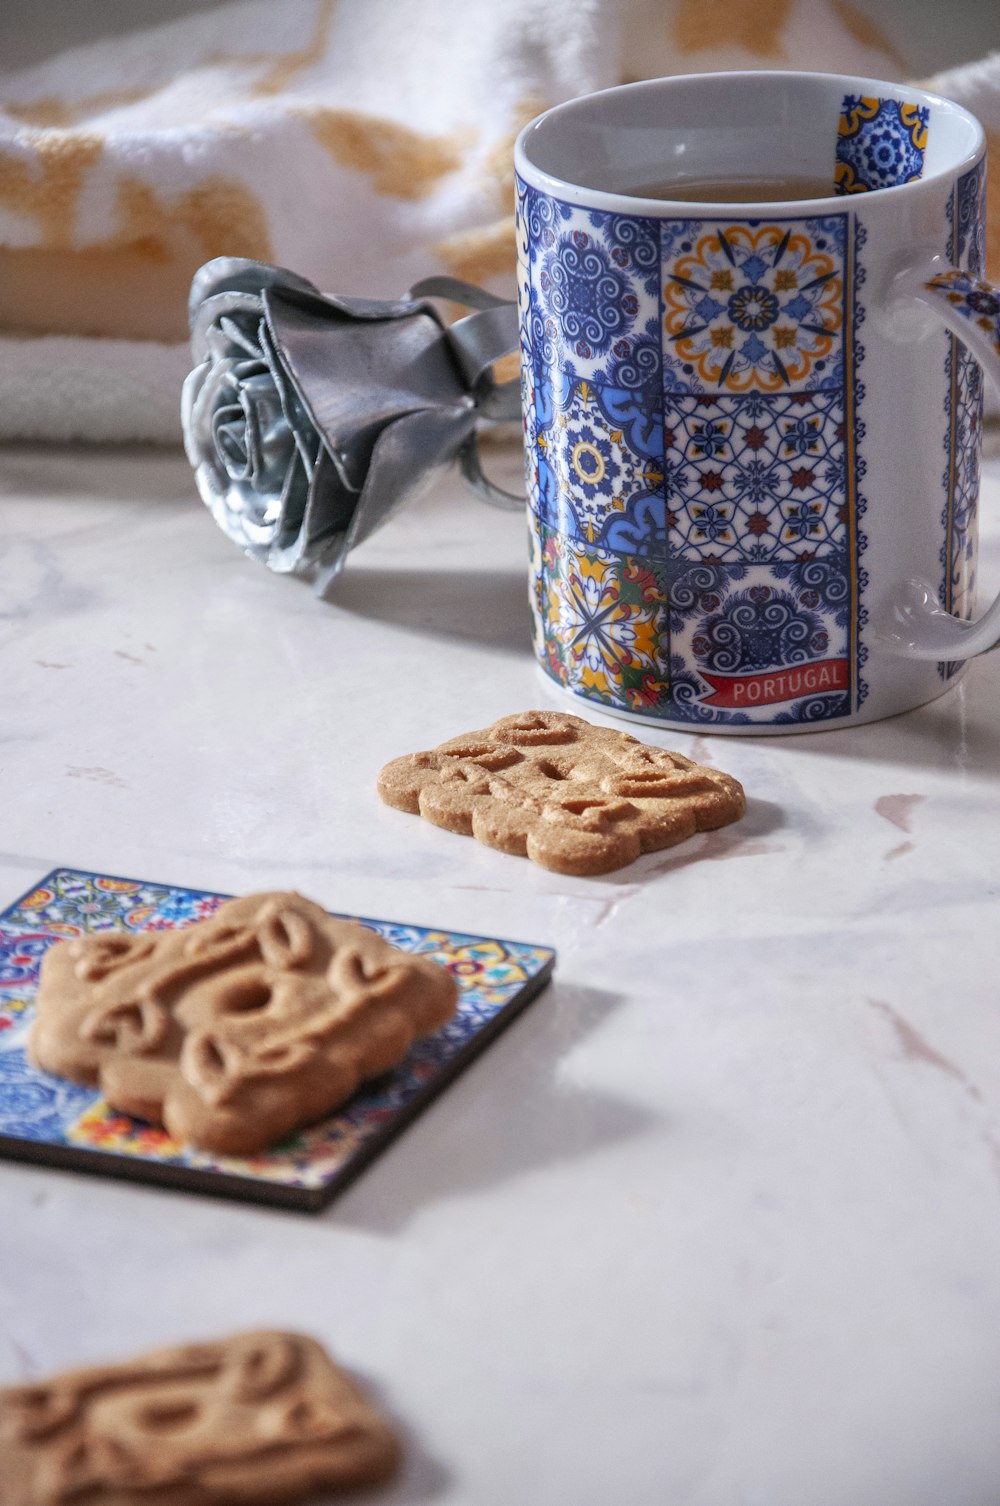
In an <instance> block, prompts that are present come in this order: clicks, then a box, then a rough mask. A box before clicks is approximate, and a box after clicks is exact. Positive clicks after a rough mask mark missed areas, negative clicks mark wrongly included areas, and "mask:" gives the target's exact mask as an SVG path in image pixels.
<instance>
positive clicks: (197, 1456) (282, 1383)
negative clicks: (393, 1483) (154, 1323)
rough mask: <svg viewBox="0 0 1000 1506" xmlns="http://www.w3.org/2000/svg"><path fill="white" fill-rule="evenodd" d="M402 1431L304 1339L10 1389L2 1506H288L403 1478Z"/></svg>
mask: <svg viewBox="0 0 1000 1506" xmlns="http://www.w3.org/2000/svg"><path fill="white" fill-rule="evenodd" d="M399 1456H400V1448H399V1443H398V1442H397V1439H396V1436H395V1434H394V1433H393V1432H392V1430H391V1429H390V1427H389V1425H388V1424H387V1423H386V1422H385V1421H384V1420H383V1418H382V1417H380V1416H379V1414H378V1413H377V1412H376V1411H375V1410H374V1408H373V1407H372V1405H371V1403H370V1402H369V1401H368V1400H367V1399H366V1397H365V1396H364V1395H363V1393H362V1392H361V1391H360V1390H359V1388H358V1387H357V1386H356V1385H355V1383H354V1381H352V1380H350V1379H349V1378H348V1376H346V1375H345V1374H344V1373H343V1371H342V1370H340V1369H338V1367H337V1366H336V1365H335V1364H334V1363H333V1361H332V1360H331V1359H330V1357H329V1355H328V1354H327V1353H326V1351H325V1350H324V1349H323V1348H322V1347H321V1346H320V1345H319V1344H317V1343H316V1342H315V1340H313V1339H308V1338H304V1337H302V1336H301V1335H300V1334H293V1333H277V1332H269V1331H265V1332H259V1333H245V1334H239V1335H237V1336H236V1337H234V1338H231V1339H225V1340H222V1341H220V1342H218V1343H209V1344H189V1345H185V1346H183V1347H180V1348H176V1349H161V1350H157V1351H155V1352H153V1353H150V1354H143V1355H140V1356H138V1357H137V1358H136V1359H133V1360H130V1361H126V1362H124V1363H122V1364H118V1365H108V1366H100V1367H98V1366H95V1367H93V1368H90V1369H86V1370H71V1371H66V1372H64V1373H63V1374H61V1375H56V1376H53V1377H52V1378H51V1379H50V1380H47V1381H41V1382H38V1383H37V1384H31V1385H24V1386H10V1387H7V1388H6V1389H4V1390H0V1460H2V1462H3V1468H2V1471H0V1506H70V1503H71V1502H72V1503H74V1506H76V1503H79V1506H105V1503H108V1506H111V1503H113V1506H152V1503H154V1502H155V1503H156V1506H278V1503H288V1506H290V1503H292V1502H295V1501H301V1500H303V1499H305V1498H306V1497H310V1498H311V1497H312V1495H313V1494H314V1492H316V1491H321V1490H347V1489H353V1488H355V1487H357V1486H360V1485H367V1484H374V1483H375V1482H376V1481H379V1480H383V1479H386V1478H387V1477H388V1476H389V1475H391V1474H393V1473H394V1471H395V1469H396V1467H397V1465H398V1462H399Z"/></svg>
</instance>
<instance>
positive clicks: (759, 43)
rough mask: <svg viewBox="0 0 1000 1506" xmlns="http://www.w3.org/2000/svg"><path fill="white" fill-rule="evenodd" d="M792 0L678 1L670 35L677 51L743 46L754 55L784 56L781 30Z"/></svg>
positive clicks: (764, 56)
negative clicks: (735, 2)
mask: <svg viewBox="0 0 1000 1506" xmlns="http://www.w3.org/2000/svg"><path fill="white" fill-rule="evenodd" d="M791 9H792V0H753V3H752V4H750V3H744V0H738V3H737V4H735V5H734V4H733V0H680V4H679V5H678V7H677V10H676V11H675V13H674V15H673V17H672V19H671V21H670V35H671V38H672V40H673V43H674V45H675V46H676V48H677V50H678V51H679V52H708V51H711V50H713V49H719V48H729V47H743V48H745V49H746V51H747V52H752V53H753V54H754V56H755V57H761V58H774V59H779V58H784V57H785V49H784V46H783V45H782V41H781V33H782V31H783V29H784V26H785V22H786V21H787V20H788V16H789V13H790V11H791Z"/></svg>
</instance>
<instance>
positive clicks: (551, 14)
mask: <svg viewBox="0 0 1000 1506" xmlns="http://www.w3.org/2000/svg"><path fill="white" fill-rule="evenodd" d="M137 11H140V8H137ZM140 13H141V11H140ZM817 62H819V63H821V65H822V66H823V67H824V68H825V69H835V70H840V71H844V72H863V73H868V74H873V75H875V76H881V77H904V76H905V75H906V66H907V65H906V59H905V58H904V57H902V56H901V55H900V53H899V51H898V50H897V47H896V46H894V44H893V42H891V41H890V40H888V39H887V38H886V37H885V36H884V35H883V34H882V33H881V32H880V31H879V30H878V28H877V27H876V26H875V24H874V22H873V21H872V20H871V19H870V18H869V17H868V16H867V15H866V14H865V12H864V9H863V4H862V3H861V0H859V3H851V0H755V3H754V4H752V5H749V4H747V3H746V0H502V3H498V0H233V3H230V4H223V5H217V6H214V7H213V8H211V9H205V10H201V11H198V12H195V13H193V14H190V15H187V16H184V17H183V18H182V19H180V20H177V21H174V22H172V23H170V24H168V25H164V26H160V27H157V28H154V29H149V30H140V29H136V30H135V31H132V32H130V33H129V34H127V35H118V36H114V37H106V38H102V39H101V40H99V41H95V42H94V43H92V44H91V45H88V46H84V47H77V48H74V49H72V50H70V51H66V52H63V53H61V54H59V55H57V56H54V57H51V58H49V59H47V60H46V61H45V62H44V63H42V64H40V65H38V66H36V67H33V68H29V69H25V70H23V71H21V72H19V73H16V74H10V75H8V76H6V77H0V438H10V437H24V438H42V437H51V438H54V439H55V438H58V439H74V438H81V439H95V440H105V441H106V440H114V439H121V440H131V439H143V440H164V441H173V440H176V439H177V438H178V437H179V419H178V389H179V385H180V381H181V379H182V377H183V375H184V372H185V371H186V370H187V368H188V365H189V364H190V363H189V358H188V354H187V346H186V341H185V335H184V332H185V293H186V289H187V286H188V284H189V282H190V278H191V274H192V272H193V271H194V269H195V267H196V266H198V265H199V264H200V263H201V262H203V261H206V260H208V259H209V258H211V257H212V256H215V255H219V254H233V255H244V256H251V257H258V258H260V259H262V260H266V261H274V262H278V263H280V264H282V265H285V266H288V267H290V268H292V269H293V270H295V271H296V272H299V273H301V274H303V275H304V276H306V277H308V278H310V279H312V280H313V281H314V282H316V283H318V285H319V286H320V287H322V288H324V289H326V290H328V291H331V292H337V293H354V294H374V295H377V296H386V297H393V296H397V295H398V294H400V293H401V292H403V291H404V290H405V289H406V288H407V287H408V286H409V285H410V284H411V283H413V282H415V281H417V280H418V279H419V278H421V277H423V276H426V275H428V274H431V273H434V272H452V273H456V274H458V275H459V276H462V277H465V278H469V279H470V280H473V281H478V282H481V283H485V284H487V285H488V286H491V287H493V288H494V289H496V290H497V291H505V290H511V289H512V287H513V265H514V247H513V224H512V214H511V205H512V193H513V162H512V148H513V142H514V138H515V136H516V134H517V132H518V130H519V129H520V127H521V126H522V125H523V124H524V122H525V121H526V120H528V119H530V118H531V117H532V116H533V115H534V114H536V113H537V112H538V111H539V110H540V109H542V108H544V107H546V106H548V105H550V104H553V103H556V102H558V101H559V100H562V99H566V98H569V97H571V96H572V95H574V94H580V93H585V92H587V91H589V90H592V89H596V88H601V87H604V86H606V85H609V84H613V83H616V82H619V81H621V80H622V79H625V78H636V77H651V76H656V75H658V74H666V73H682V72H692V71H703V70H705V69H708V68H713V67H762V66H764V67H766V66H784V67H788V66H815V65H816V64H817ZM949 77H950V81H951V89H950V92H952V93H955V94H960V92H961V89H962V88H963V87H964V86H965V78H964V75H963V74H961V73H960V74H957V75H951V76H949ZM984 78H985V75H984ZM977 87H979V85H978V84H977ZM982 91H984V95H985V99H986V103H987V104H992V103H995V101H997V100H1000V83H998V80H997V78H996V75H995V72H994V73H991V74H990V75H989V81H987V82H984V83H983V84H982ZM970 102H971V101H970ZM973 108H975V106H973ZM998 124H1000V117H998Z"/></svg>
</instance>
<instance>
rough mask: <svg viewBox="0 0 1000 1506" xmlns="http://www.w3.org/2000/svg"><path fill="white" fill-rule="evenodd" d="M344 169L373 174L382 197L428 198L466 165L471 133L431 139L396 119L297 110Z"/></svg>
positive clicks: (350, 112)
mask: <svg viewBox="0 0 1000 1506" xmlns="http://www.w3.org/2000/svg"><path fill="white" fill-rule="evenodd" d="M294 113H295V114H296V115H298V116H299V117H300V118H301V119H302V120H304V121H305V122H306V124H307V125H308V127H309V129H310V130H311V131H312V133H313V135H314V136H315V137H316V140H317V141H318V142H319V143H320V145H321V146H322V147H323V148H324V150H325V151H327V152H329V153H330V156H331V157H332V158H333V159H334V161H335V162H339V163H340V165H341V167H350V168H354V170H355V171H356V172H362V173H368V174H369V175H370V177H371V180H372V187H373V188H374V190H375V192H376V193H380V194H388V195H390V196H391V197H393V198H396V199H423V198H426V197H427V196H428V195H429V194H431V193H433V192H434V190H435V188H436V187H437V184H438V180H439V179H440V178H443V177H444V176H445V175H446V174H447V173H450V172H454V171H455V169H456V168H457V167H460V166H461V163H462V148H463V147H467V146H468V143H469V139H470V138H469V135H468V133H467V132H461V133H456V134H455V135H452V136H428V135H425V134H423V133H422V132H420V131H414V130H411V128H410V127H409V126H404V125H400V124H399V123H398V122H397V121H394V120H385V119H383V118H382V117H380V116H377V115H364V114H362V113H361V111H360V110H342V109H337V108H335V107H333V106H322V105H316V106H314V107H306V108H300V109H296V110H295V111H294Z"/></svg>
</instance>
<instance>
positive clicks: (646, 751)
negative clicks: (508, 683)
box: [378, 711, 746, 875]
mask: <svg viewBox="0 0 1000 1506" xmlns="http://www.w3.org/2000/svg"><path fill="white" fill-rule="evenodd" d="M378 792H379V794H380V795H381V797H382V799H383V800H384V801H385V802H386V803H387V804H388V805H394V806H396V808H397V809H398V810H403V811H411V812H413V813H414V814H416V813H419V814H420V815H421V816H424V817H425V818H426V819H427V820H428V821H432V822H433V823H434V824H435V826H444V827H446V828H447V829H448V830H449V831H456V832H462V833H464V835H466V836H473V837H477V838H478V839H479V841H480V842H485V843H486V845H487V846H488V847H498V848H499V849H500V850H501V852H510V853H517V854H519V855H521V856H527V857H529V858H532V859H533V860H534V862H536V863H540V864H541V866H542V867H543V868H551V869H554V870H555V872H556V873H574V874H582V875H588V874H597V873H609V872H610V871H611V870H612V869H614V868H623V867H624V866H625V864H626V863H631V862H632V861H633V860H634V859H635V858H637V857H638V856H639V854H640V853H643V852H655V851H657V850H658V849H659V848H661V847H672V846H673V845H674V843H676V842H683V841H684V839H685V838H686V837H691V836H693V835H694V834H695V832H698V831H713V830H714V829H715V828H716V827H718V826H725V825H726V824H727V823H728V822H730V821H736V820H737V819H738V818H739V817H740V816H742V814H743V812H744V810H745V808H746V800H745V797H744V794H743V788H742V786H741V785H740V784H739V783H738V782H737V781H736V780H735V779H733V778H732V777H731V776H730V775H729V774H721V773H719V772H718V771H717V770H716V769H709V768H704V767H703V766H702V765H701V764H697V763H692V762H691V760H690V759H689V758H684V757H682V756H681V754H679V753H667V752H665V751H664V750H663V749H662V748H653V747H650V746H649V745H648V744H646V743H640V742H638V741H637V740H636V739H635V738H634V737H631V736H629V734H628V733H627V732H612V731H609V730H608V729H606V728H604V727H595V726H593V725H592V724H591V723H590V722H585V721H584V720H583V719H582V718H581V717H578V716H569V715H567V714H566V713H565V712H560V711H522V712H520V713H519V714H517V715H515V716H504V717H501V718H500V720H499V721H497V722H494V723H493V725H492V726H491V727H485V728H484V729H483V730H482V731H480V732H467V733H466V734H465V735H464V736H463V737H455V738H452V739H451V741H450V742H446V743H442V744H441V745H440V747H437V748H433V749H431V750H430V752H427V753H410V754H407V755H406V756H405V757H403V758H396V759H393V761H392V763H388V764H386V766H385V768H384V769H383V770H382V772H381V773H380V774H379V777H378Z"/></svg>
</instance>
